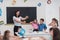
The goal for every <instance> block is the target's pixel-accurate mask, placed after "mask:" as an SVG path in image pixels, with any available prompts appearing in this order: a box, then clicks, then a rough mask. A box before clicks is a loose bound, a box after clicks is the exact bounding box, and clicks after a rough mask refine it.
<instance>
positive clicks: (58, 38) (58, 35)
mask: <svg viewBox="0 0 60 40" xmlns="http://www.w3.org/2000/svg"><path fill="white" fill-rule="evenodd" d="M52 30H53V40H60V30H59V29H58V28H50V31H52Z"/></svg>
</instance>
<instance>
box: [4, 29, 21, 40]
mask: <svg viewBox="0 0 60 40" xmlns="http://www.w3.org/2000/svg"><path fill="white" fill-rule="evenodd" d="M3 40H20V38H19V37H16V36H12V35H10V31H9V30H6V31H5V32H4V36H3Z"/></svg>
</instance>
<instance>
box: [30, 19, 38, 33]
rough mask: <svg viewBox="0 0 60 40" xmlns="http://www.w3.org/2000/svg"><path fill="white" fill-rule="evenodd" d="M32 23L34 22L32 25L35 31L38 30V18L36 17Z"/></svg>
mask: <svg viewBox="0 0 60 40" xmlns="http://www.w3.org/2000/svg"><path fill="white" fill-rule="evenodd" d="M30 23H31V24H32V26H33V28H34V29H33V32H34V31H38V23H37V20H36V19H34V21H32V22H30Z"/></svg>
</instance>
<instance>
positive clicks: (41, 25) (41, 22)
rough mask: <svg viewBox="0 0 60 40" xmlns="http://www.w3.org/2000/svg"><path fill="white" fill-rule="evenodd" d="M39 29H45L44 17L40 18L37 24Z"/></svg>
mask: <svg viewBox="0 0 60 40" xmlns="http://www.w3.org/2000/svg"><path fill="white" fill-rule="evenodd" d="M38 29H39V31H45V30H46V29H47V27H46V24H44V19H43V18H41V19H40V24H39V25H38Z"/></svg>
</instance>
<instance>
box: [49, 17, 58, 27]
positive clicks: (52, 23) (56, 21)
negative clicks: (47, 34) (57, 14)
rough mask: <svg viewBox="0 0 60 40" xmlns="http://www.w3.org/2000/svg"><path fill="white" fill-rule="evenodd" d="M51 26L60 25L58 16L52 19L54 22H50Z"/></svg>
mask: <svg viewBox="0 0 60 40" xmlns="http://www.w3.org/2000/svg"><path fill="white" fill-rule="evenodd" d="M49 26H52V27H53V28H57V27H58V20H57V19H56V18H53V19H52V22H51V23H50V24H49Z"/></svg>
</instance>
